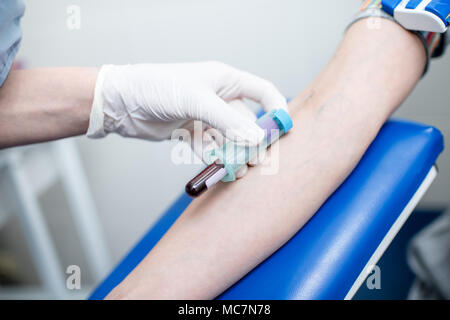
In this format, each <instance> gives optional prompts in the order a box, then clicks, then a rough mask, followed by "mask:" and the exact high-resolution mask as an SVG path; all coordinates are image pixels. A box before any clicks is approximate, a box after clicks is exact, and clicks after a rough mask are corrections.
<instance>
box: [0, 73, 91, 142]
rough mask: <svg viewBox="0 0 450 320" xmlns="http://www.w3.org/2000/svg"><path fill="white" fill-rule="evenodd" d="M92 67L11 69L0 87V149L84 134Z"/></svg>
mask: <svg viewBox="0 0 450 320" xmlns="http://www.w3.org/2000/svg"><path fill="white" fill-rule="evenodd" d="M97 73H98V69H96V68H42V69H27V70H18V71H12V72H11V73H10V75H9V76H8V78H7V80H6V81H5V83H4V84H3V86H2V87H1V88H0V149H1V148H6V147H10V146H15V145H23V144H29V143H35V142H41V141H48V140H54V139H59V138H65V137H70V136H75V135H80V134H83V133H86V131H87V128H88V125H89V115H90V110H91V106H92V100H93V97H94V89H95V81H96V78H97Z"/></svg>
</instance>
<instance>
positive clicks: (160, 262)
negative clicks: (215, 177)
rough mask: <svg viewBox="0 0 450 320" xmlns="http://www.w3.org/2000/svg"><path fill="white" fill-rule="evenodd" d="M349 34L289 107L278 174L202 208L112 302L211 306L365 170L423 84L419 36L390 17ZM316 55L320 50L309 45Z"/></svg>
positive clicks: (251, 179) (219, 195)
mask: <svg viewBox="0 0 450 320" xmlns="http://www.w3.org/2000/svg"><path fill="white" fill-rule="evenodd" d="M366 22H367V21H366V20H364V19H363V20H360V21H358V22H356V23H355V24H354V25H353V26H351V27H350V28H349V30H348V31H347V32H346V34H345V37H344V40H343V41H342V43H341V45H340V46H339V48H338V49H337V51H336V53H335V55H334V56H333V58H332V59H331V61H330V63H329V64H328V65H327V66H326V67H325V69H324V70H323V71H322V72H321V73H320V74H319V75H318V76H317V77H316V79H315V80H314V81H313V82H312V83H311V84H310V85H309V87H308V88H307V89H306V90H304V91H303V92H302V93H301V94H300V95H299V96H298V97H297V98H296V99H294V100H293V101H292V102H291V103H290V105H289V107H290V109H291V110H294V109H297V111H296V112H295V113H294V112H293V120H294V129H293V130H292V131H291V132H290V133H289V134H288V135H286V137H284V138H283V139H282V140H281V141H280V142H279V144H278V147H279V153H280V157H279V172H278V173H277V174H275V175H262V174H261V173H260V170H262V168H260V167H255V168H253V169H252V170H250V171H249V174H248V176H247V177H246V178H245V179H242V180H241V181H237V182H234V183H229V184H219V185H217V186H215V187H214V189H212V190H211V191H209V192H208V193H207V194H205V195H203V196H202V197H201V198H199V199H197V200H195V201H193V203H192V204H191V205H190V206H189V207H188V208H187V209H186V211H185V212H184V213H183V214H182V215H181V216H180V217H179V219H178V220H177V221H176V222H175V223H174V225H173V226H172V227H171V228H170V229H169V231H168V232H167V233H166V234H165V235H164V237H163V238H162V239H161V240H160V241H159V242H158V244H157V245H156V246H155V247H154V248H153V250H151V252H150V253H149V254H148V255H147V256H146V258H145V259H144V260H143V261H142V262H141V263H140V264H139V265H138V266H137V267H136V268H135V270H134V271H133V272H132V273H130V275H129V276H128V277H127V278H126V279H125V280H124V281H123V282H122V283H121V284H119V285H118V286H117V287H116V288H115V289H114V290H113V291H112V292H111V293H110V295H109V296H108V297H107V298H110V299H114V298H131V299H139V298H148V299H154V298H156V299H165V298H169V299H205V298H206V299H209V298H214V297H216V296H218V295H219V294H220V293H222V292H223V291H224V290H226V289H227V288H228V287H230V286H231V285H232V284H234V283H235V282H236V281H238V280H239V279H240V278H241V277H242V276H244V275H245V274H246V273H248V272H249V271H250V270H252V269H253V268H254V267H255V266H257V265H258V264H259V263H261V262H262V261H263V260H264V259H266V258H267V257H268V256H269V255H270V254H272V253H273V252H274V251H275V250H277V249H278V248H280V246H282V245H283V244H284V243H285V242H286V241H288V240H289V239H290V238H291V237H292V236H293V235H294V234H295V233H296V232H297V231H298V230H299V229H300V228H301V227H302V226H303V225H304V224H305V223H306V222H307V221H308V220H309V219H310V218H311V216H312V215H313V214H314V213H315V212H316V211H317V210H318V209H319V207H320V206H321V205H322V204H323V203H324V202H325V201H326V199H327V198H328V197H329V196H330V195H331V194H332V192H333V191H334V190H335V189H336V188H337V187H338V186H339V185H340V184H341V183H342V182H343V180H344V179H345V178H346V177H347V176H348V175H349V174H350V172H351V171H352V170H353V168H354V167H355V166H356V164H357V163H358V161H359V160H360V159H361V157H362V155H363V154H364V152H365V151H366V149H367V147H368V146H369V145H370V143H371V142H372V140H373V139H374V138H375V136H376V134H377V133H378V131H379V129H380V128H381V126H382V125H383V123H384V122H385V121H386V119H387V118H388V117H389V115H390V114H391V113H392V112H393V111H394V110H395V109H396V108H397V107H398V106H399V105H400V104H401V103H402V101H403V100H404V99H405V98H406V97H407V96H408V94H409V93H410V92H411V90H412V89H413V88H414V86H415V84H416V83H417V82H418V80H419V79H420V77H421V75H422V73H423V71H424V66H425V63H426V53H425V50H424V47H423V45H422V43H421V41H420V40H419V38H418V37H417V36H415V35H413V34H412V33H410V32H407V31H406V30H404V29H403V28H401V27H400V26H398V25H397V24H395V23H394V22H392V21H389V20H384V19H383V20H382V21H381V22H380V23H381V25H380V28H377V29H369V27H368V25H367V23H366ZM310 49H311V48H310Z"/></svg>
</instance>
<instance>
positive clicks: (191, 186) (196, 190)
mask: <svg viewBox="0 0 450 320" xmlns="http://www.w3.org/2000/svg"><path fill="white" fill-rule="evenodd" d="M256 124H257V125H258V126H260V127H261V128H262V129H264V131H265V133H266V135H265V137H264V141H263V142H262V143H261V145H260V146H258V147H246V146H238V145H236V144H235V143H233V142H231V141H230V142H227V143H226V144H224V145H223V146H222V147H220V148H217V149H214V150H212V151H211V152H210V153H208V154H206V155H205V158H206V161H208V158H209V159H211V161H208V163H211V164H210V165H209V166H207V167H206V168H205V169H204V170H203V171H202V172H200V173H199V174H198V175H196V176H195V177H194V178H193V179H192V180H191V181H189V182H188V183H187V185H186V193H187V194H188V195H189V196H191V197H193V198H196V197H198V196H199V195H201V194H202V193H203V192H205V191H206V190H208V189H209V188H211V187H212V186H213V185H215V184H216V183H217V182H219V181H220V180H222V181H224V182H229V181H234V180H236V172H237V171H238V170H239V169H240V168H242V166H244V165H246V164H247V163H248V162H249V161H250V160H251V159H253V158H254V157H255V156H257V155H258V152H259V151H260V150H261V148H264V149H265V148H267V147H269V146H270V145H271V144H272V143H273V142H275V141H276V140H278V139H279V138H280V137H281V136H283V135H284V134H285V133H287V132H288V131H289V130H290V129H291V128H292V119H291V117H290V116H289V114H288V113H287V112H286V111H285V110H284V109H278V110H272V111H270V112H268V113H266V114H264V115H263V116H262V117H260V118H259V119H258V120H257V121H256Z"/></svg>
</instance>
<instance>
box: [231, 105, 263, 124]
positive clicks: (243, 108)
mask: <svg viewBox="0 0 450 320" xmlns="http://www.w3.org/2000/svg"><path fill="white" fill-rule="evenodd" d="M228 104H229V105H230V106H231V107H232V108H233V109H235V110H236V111H238V112H240V113H241V114H242V115H243V116H245V117H246V118H248V119H249V120H250V121H253V122H255V121H256V119H257V118H256V114H255V113H254V112H253V110H252V109H251V108H250V107H249V106H248V105H247V104H246V103H245V102H244V100H242V99H235V100H231V101H229V102H228Z"/></svg>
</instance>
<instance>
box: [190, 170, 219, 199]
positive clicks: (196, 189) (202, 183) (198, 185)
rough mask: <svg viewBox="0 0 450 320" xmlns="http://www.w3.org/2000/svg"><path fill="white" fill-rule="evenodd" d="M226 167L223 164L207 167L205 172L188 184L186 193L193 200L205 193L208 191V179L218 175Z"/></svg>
mask: <svg viewBox="0 0 450 320" xmlns="http://www.w3.org/2000/svg"><path fill="white" fill-rule="evenodd" d="M224 167H225V166H224V165H223V164H220V163H217V162H214V163H212V164H210V165H209V166H207V167H206V168H205V170H203V171H202V172H200V173H199V174H198V175H197V176H196V177H195V178H194V179H192V180H191V181H189V182H188V184H187V185H186V193H187V194H188V195H189V196H191V197H192V198H196V197H198V196H199V195H201V194H202V193H203V192H205V191H206V190H208V184H207V183H206V182H207V181H208V179H210V178H211V177H213V176H214V175H215V174H217V173H218V172H219V171H220V170H222V169H223V168H224Z"/></svg>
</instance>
